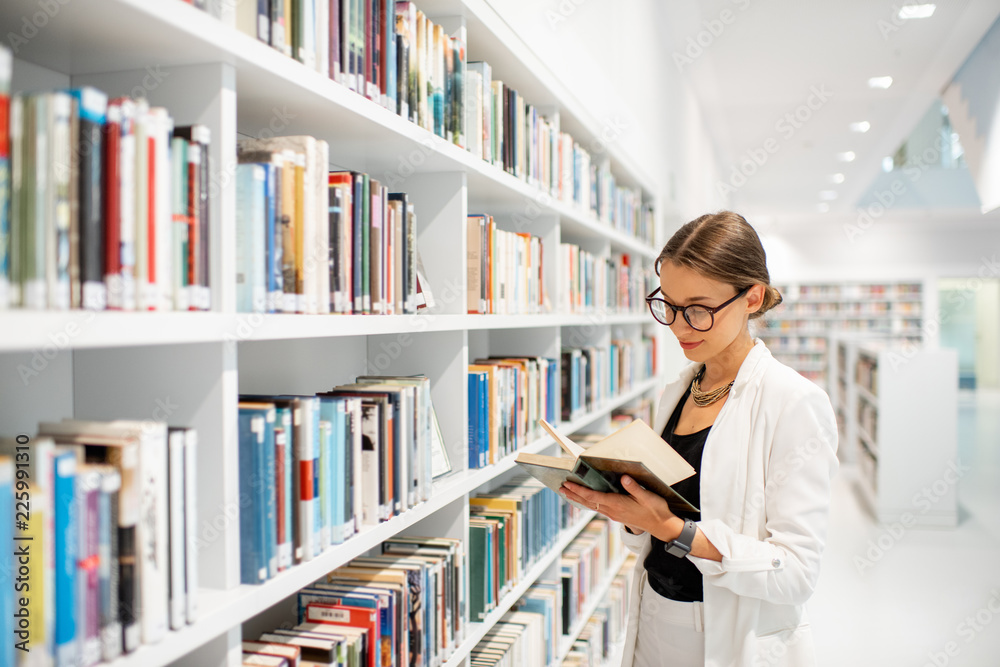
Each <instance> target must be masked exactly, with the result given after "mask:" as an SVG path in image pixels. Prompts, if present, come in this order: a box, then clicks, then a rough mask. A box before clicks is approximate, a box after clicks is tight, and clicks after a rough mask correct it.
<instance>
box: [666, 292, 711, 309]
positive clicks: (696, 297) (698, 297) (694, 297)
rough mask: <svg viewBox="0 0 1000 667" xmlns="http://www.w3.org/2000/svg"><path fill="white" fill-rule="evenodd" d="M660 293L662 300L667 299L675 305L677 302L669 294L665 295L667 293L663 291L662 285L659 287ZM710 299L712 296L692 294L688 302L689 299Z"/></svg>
mask: <svg viewBox="0 0 1000 667" xmlns="http://www.w3.org/2000/svg"><path fill="white" fill-rule="evenodd" d="M660 294H662V295H663V298H664V300H666V301H669V302H670V303H672V304H674V305H675V306H676V305H677V303H675V302H674V300H673V299H671V298H670V297H669V296H667V293H666V292H664V291H663V288H662V287H661V288H660ZM711 300H712V297H710V296H693V297H691V298H690V299H688V301H689V302H690V301H711Z"/></svg>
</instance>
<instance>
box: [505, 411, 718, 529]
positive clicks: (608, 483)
mask: <svg viewBox="0 0 1000 667" xmlns="http://www.w3.org/2000/svg"><path fill="white" fill-rule="evenodd" d="M541 425H542V427H543V428H544V429H545V430H546V431H548V433H549V435H551V436H552V437H553V438H554V439H555V440H556V442H558V443H559V445H560V446H561V447H562V448H563V450H564V451H565V452H566V453H567V454H568V455H569V457H568V458H567V457H558V456H545V455H542V454H530V453H527V452H522V453H520V454H518V456H517V459H516V461H517V464H518V465H520V466H521V467H522V468H524V470H525V471H527V472H528V473H530V474H531V475H532V476H533V477H535V478H536V479H538V480H539V481H541V482H542V483H543V484H545V485H546V486H548V487H549V488H550V489H552V490H554V491H558V490H559V488H560V487H561V486H562V483H563V481H565V480H567V479H568V480H569V481H571V482H574V483H576V484H581V485H583V486H586V487H587V488H590V489H593V490H594V491H600V492H602V493H624V494H627V491H625V489H624V488H623V487H622V486H621V476H622V475H629V476H630V477H632V478H633V479H635V480H636V481H638V482H639V483H640V484H642V486H643V487H645V488H646V489H648V490H650V491H652V492H654V493H656V494H658V495H659V496H661V497H662V498H664V499H665V500H666V501H667V503H668V504H669V505H670V508H671V509H672V510H673V511H686V512H697V511H699V510H698V508H696V507H694V506H693V505H691V503H689V502H688V501H687V500H685V499H684V498H683V497H682V496H681V495H680V494H678V493H677V492H676V491H674V489H673V488H672V485H673V484H676V483H677V482H679V481H681V480H683V479H687V478H688V477H690V476H691V475H693V474H695V471H694V468H692V467H691V465H690V464H689V463H688V462H687V461H685V460H684V458H683V457H681V455H680V454H678V453H677V452H676V451H674V449H673V448H672V447H670V445H669V444H667V443H666V442H665V441H664V440H663V438H661V437H660V436H659V435H657V434H656V433H655V432H654V431H653V430H652V429H651V428H649V426H648V425H647V424H646V423H645V422H643V421H640V420H635V421H633V422H631V423H630V424H629V425H628V426H625V427H623V428H621V429H618V430H617V431H615V432H614V433H612V434H611V435H609V436H607V437H606V438H604V439H603V440H601V441H600V442H599V443H597V444H595V445H592V446H591V447H589V448H587V449H583V448H582V447H580V446H579V445H577V444H575V443H574V442H572V441H571V440H569V439H568V438H566V437H565V436H563V435H561V434H559V433H558V432H556V431H555V429H554V428H553V427H552V426H551V425H550V424H549V423H548V422H546V421H544V420H541Z"/></svg>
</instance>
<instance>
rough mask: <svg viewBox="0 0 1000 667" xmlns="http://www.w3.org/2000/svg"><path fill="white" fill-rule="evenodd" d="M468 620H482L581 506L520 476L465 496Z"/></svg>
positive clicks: (577, 517)
mask: <svg viewBox="0 0 1000 667" xmlns="http://www.w3.org/2000/svg"><path fill="white" fill-rule="evenodd" d="M469 512H470V516H469V545H468V549H469V619H470V620H472V621H474V622H475V621H482V620H484V619H485V618H486V616H487V615H488V614H489V613H490V612H491V611H492V610H493V609H495V608H496V607H497V605H498V604H499V601H500V600H501V598H503V596H504V595H506V594H507V593H508V592H509V591H510V590H511V589H512V588H513V586H514V585H516V583H517V582H518V581H520V580H521V579H522V578H523V576H524V573H525V572H527V570H528V569H530V568H531V566H532V565H533V564H534V563H535V562H536V561H537V560H538V559H539V558H540V557H541V556H542V555H543V554H544V553H545V551H546V550H548V549H549V548H550V547H551V546H552V545H553V544H554V543H555V541H556V540H557V539H558V537H559V533H560V531H562V530H564V529H565V528H567V527H568V526H569V525H570V524H571V523H573V522H574V521H576V520H577V519H579V517H580V514H581V510H579V509H578V508H576V507H574V506H572V505H570V504H569V503H567V502H566V501H565V500H564V499H563V498H562V497H561V496H559V495H558V494H557V493H555V492H554V491H552V490H551V489H549V488H548V487H546V486H545V485H544V484H542V483H541V482H539V481H538V480H536V479H534V478H533V477H529V476H527V475H521V476H518V477H515V478H513V479H512V480H510V481H509V482H508V483H507V484H504V485H503V486H501V487H499V488H497V489H495V490H494V491H493V492H492V493H489V494H482V495H479V496H476V497H473V498H470V499H469Z"/></svg>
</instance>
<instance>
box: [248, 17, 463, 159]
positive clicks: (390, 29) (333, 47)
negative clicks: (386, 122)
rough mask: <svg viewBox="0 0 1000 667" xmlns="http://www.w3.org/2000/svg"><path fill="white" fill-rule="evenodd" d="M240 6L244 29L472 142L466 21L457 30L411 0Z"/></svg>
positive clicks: (439, 131)
mask: <svg viewBox="0 0 1000 667" xmlns="http://www.w3.org/2000/svg"><path fill="white" fill-rule="evenodd" d="M236 12H237V15H236V21H237V23H236V25H237V28H238V29H239V30H240V31H242V32H244V33H246V34H248V35H250V36H251V37H254V38H255V39H257V40H259V41H261V42H264V43H265V44H269V45H270V46H272V47H273V48H275V49H277V50H278V51H280V52H282V53H284V54H285V55H287V56H289V57H291V58H295V59H296V60H298V61H299V62H301V63H303V64H304V65H305V66H306V67H308V68H310V69H312V70H315V71H317V72H320V73H321V74H323V75H324V76H328V77H329V78H330V79H332V80H334V81H336V82H338V83H340V84H342V85H344V86H346V87H347V88H349V89H350V90H353V91H355V92H357V93H359V94H361V95H364V96H365V97H367V98H368V99H370V100H372V101H373V102H375V103H376V104H379V105H381V106H383V107H385V108H386V109H388V110H390V111H392V112H393V113H396V114H398V115H400V116H403V117H404V118H408V119H409V120H411V121H413V122H414V123H417V124H418V125H420V126H421V127H423V128H424V129H426V130H428V131H430V132H433V133H434V134H436V135H437V136H439V137H443V138H444V139H446V140H447V141H449V142H451V143H454V144H457V145H458V146H462V147H463V148H464V147H465V145H466V140H465V67H466V38H465V28H464V25H462V26H458V27H457V28H456V29H455V30H454V31H452V32H451V33H450V34H449V33H448V31H446V30H445V29H444V28H443V27H442V26H440V25H438V24H436V23H434V22H432V21H431V20H430V19H428V18H427V17H426V16H425V15H424V13H423V12H422V11H420V10H418V9H417V8H416V6H415V5H414V4H413V3H412V2H407V1H405V0H404V1H399V2H397V1H396V0H261V1H260V2H241V3H238V5H237V8H236Z"/></svg>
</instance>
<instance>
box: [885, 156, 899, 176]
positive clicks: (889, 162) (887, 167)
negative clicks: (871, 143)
mask: <svg viewBox="0 0 1000 667" xmlns="http://www.w3.org/2000/svg"><path fill="white" fill-rule="evenodd" d="M895 166H896V161H895V160H893V159H892V156H891V155H886V156H885V157H884V158H882V171H884V172H885V173H887V174H888V173H889V172H890V171H892V169H893V167H895Z"/></svg>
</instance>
